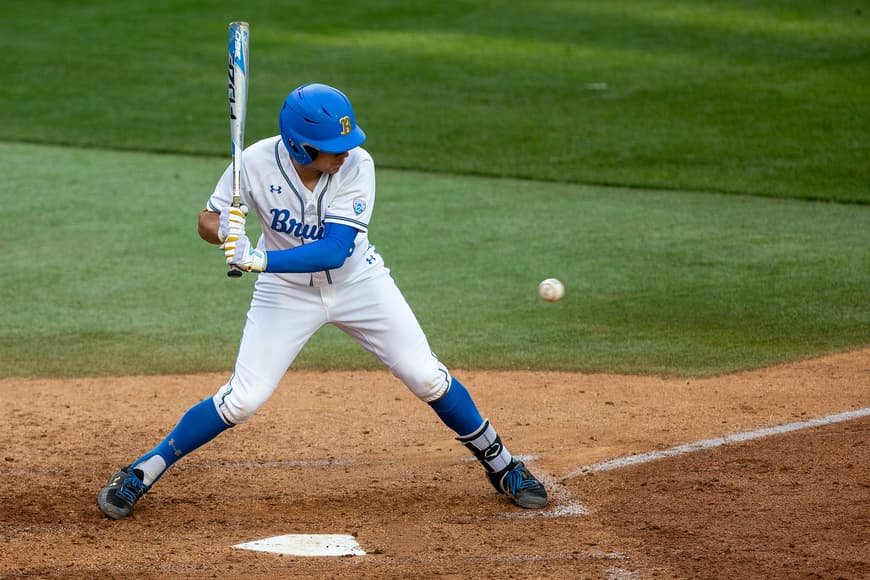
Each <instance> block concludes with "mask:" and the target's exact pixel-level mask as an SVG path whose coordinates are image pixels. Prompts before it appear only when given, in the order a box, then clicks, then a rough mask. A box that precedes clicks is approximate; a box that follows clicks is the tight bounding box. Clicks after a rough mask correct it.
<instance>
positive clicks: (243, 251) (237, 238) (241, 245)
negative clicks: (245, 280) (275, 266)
mask: <svg viewBox="0 0 870 580" xmlns="http://www.w3.org/2000/svg"><path fill="white" fill-rule="evenodd" d="M221 249H222V250H223V251H224V255H225V256H226V257H227V264H229V265H230V266H231V267H232V268H234V269H236V270H241V271H242V272H262V271H263V270H265V269H266V252H264V251H263V250H259V249H257V248H254V247H252V246H251V241H250V240H249V239H248V236H246V235H245V234H241V235H236V234H229V235H228V236H227V239H226V241H225V242H224V243H223V245H222V246H221Z"/></svg>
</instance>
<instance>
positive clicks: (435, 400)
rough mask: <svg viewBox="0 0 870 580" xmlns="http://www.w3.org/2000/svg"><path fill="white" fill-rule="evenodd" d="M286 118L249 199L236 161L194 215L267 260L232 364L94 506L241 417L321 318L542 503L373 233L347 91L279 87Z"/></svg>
mask: <svg viewBox="0 0 870 580" xmlns="http://www.w3.org/2000/svg"><path fill="white" fill-rule="evenodd" d="M279 126H280V135H276V136H274V137H271V138H268V139H264V140H262V141H259V142H258V143H255V144H254V145H252V146H251V147H249V148H247V149H245V165H244V169H243V171H242V202H243V204H242V207H241V208H233V207H231V200H232V166H230V167H228V168H227V170H226V171H225V172H224V174H223V175H222V176H221V178H220V180H219V181H218V183H217V186H216V187H215V190H214V193H212V195H211V197H210V198H209V199H208V202H207V205H206V208H205V209H204V210H202V212H201V213H200V215H199V234H200V236H201V237H202V238H203V239H204V240H205V241H207V242H209V243H212V244H220V245H221V248H222V249H223V251H224V254H225V257H226V261H227V263H228V264H229V265H230V266H231V267H232V268H236V269H238V270H241V271H244V272H258V273H259V276H258V279H257V281H256V283H255V285H254V293H253V297H252V299H251V306H250V309H249V310H248V315H247V321H246V323H245V328H244V332H243V334H242V339H241V343H240V345H239V352H238V357H237V359H236V364H235V368H234V370H233V373H232V375H231V376H230V378H229V380H228V381H227V383H226V384H224V385H222V386H221V387H220V388H219V389H218V390H217V393H215V395H214V396H212V397H209V398H207V399H205V400H203V401H201V402H200V403H198V404H196V405H194V406H193V407H191V408H190V409H189V410H188V411H187V412H186V413H185V414H184V415H183V416H182V417H181V420H180V421H179V423H178V424H177V425H176V427H175V428H174V429H173V430H172V432H170V433H169V434H168V435H167V436H166V438H165V439H164V440H163V441H162V442H161V443H160V444H158V445H157V446H156V447H155V448H154V449H152V450H151V451H148V452H147V453H145V454H144V455H142V456H141V457H139V458H138V459H136V460H135V461H133V462H132V463H131V464H129V465H127V466H125V467H123V468H121V469H120V470H119V471H117V472H116V473H115V474H114V475H112V477H111V478H110V479H109V482H108V483H107V484H106V486H105V487H104V488H103V489H102V490H101V491H100V493H99V495H98V496H97V504H98V505H99V507H100V509H101V510H102V511H103V513H104V514H106V515H107V516H108V517H110V518H113V519H119V518H123V517H126V516H129V515H130V514H131V513H132V512H133V506H134V505H135V504H136V502H137V501H138V500H139V498H141V497H142V495H143V494H144V493H145V492H147V491H148V490H149V489H150V488H151V486H153V485H154V484H155V483H156V482H157V480H158V479H160V477H161V476H162V475H163V474H164V473H165V472H166V470H167V469H168V468H169V467H170V466H171V465H172V464H173V463H175V462H176V461H178V460H179V459H180V458H182V457H184V456H185V455H187V454H188V453H190V452H191V451H193V450H195V449H197V448H198V447H200V446H202V445H204V444H205V443H207V442H209V441H211V440H212V439H214V438H215V437H216V436H217V435H218V434H220V433H221V432H223V431H225V430H226V429H229V428H230V427H232V426H234V425H238V424H239V423H242V422H244V421H247V420H248V419H249V418H250V417H251V416H252V415H253V414H254V413H255V412H256V411H257V409H258V408H260V406H261V405H262V404H263V403H265V402H266V400H267V399H268V398H269V396H270V395H271V394H272V392H273V391H274V390H275V388H276V387H277V386H278V383H279V381H280V380H281V378H282V377H283V376H284V374H285V373H286V372H287V369H288V368H289V366H290V364H291V363H292V362H293V360H294V359H295V358H296V356H297V355H298V354H299V352H300V351H301V350H302V348H303V347H304V346H305V343H306V342H307V341H308V339H309V338H311V336H312V335H313V334H314V333H315V332H316V331H317V330H318V329H319V328H320V327H321V326H323V325H324V324H333V325H335V326H337V327H338V328H340V329H341V330H342V331H344V332H345V333H347V334H348V335H350V336H351V337H352V338H353V339H354V340H356V341H357V342H358V343H359V344H360V345H361V346H362V347H363V348H365V349H366V350H368V351H369V352H371V353H373V354H374V355H375V356H377V357H378V358H379V359H380V360H381V361H383V363H384V364H385V365H386V366H387V367H389V369H390V371H391V372H392V373H393V374H394V375H395V376H396V377H398V378H399V379H401V380H402V382H404V383H405V385H407V387H408V388H409V389H410V390H411V392H413V393H414V394H415V395H416V396H417V397H419V398H420V399H421V400H423V401H425V402H426V403H428V404H429V405H430V406H431V407H432V409H433V410H434V411H435V413H436V414H437V415H438V417H440V418H441V420H442V421H443V422H444V424H445V425H447V426H448V427H449V428H450V429H452V430H453V431H454V432H455V433H456V435H457V440H458V441H460V442H461V443H463V444H464V445H465V446H466V447H467V448H468V449H469V450H470V451H471V453H473V454H474V456H475V457H476V458H477V459H478V460H479V461H480V463H481V464H482V465H483V467H484V469H485V470H486V473H487V475H488V478H489V481H490V482H491V483H492V485H493V486H494V487H495V489H496V491H497V492H498V493H501V494H505V495H507V496H508V497H510V498H511V499H512V500H513V501H514V502H515V503H516V504H517V505H519V506H521V507H524V508H543V507H544V506H546V504H547V492H546V490H545V489H544V486H543V485H541V483H540V482H539V481H538V480H537V479H536V478H535V477H534V476H533V475H532V474H531V472H530V471H529V470H528V468H527V467H526V466H525V465H524V464H523V463H522V462H521V461H519V460H517V459H516V458H515V457H514V456H513V455H511V453H510V452H509V451H508V450H507V448H506V447H505V446H504V444H503V443H502V440H501V438H500V437H499V435H498V433H497V432H496V430H495V428H494V427H493V425H492V424H491V423H490V422H489V421H488V420H486V419H483V418H482V417H481V415H480V412H479V411H478V409H477V407H476V405H475V404H474V402H473V400H472V398H471V396H470V395H469V393H468V391H467V390H466V388H465V387H464V386H463V385H462V383H460V382H459V381H458V380H457V379H456V377H453V376H451V375H450V372H449V371H448V370H447V367H445V366H444V364H443V363H442V362H441V361H439V360H438V359H437V358H436V357H435V355H434V354H433V353H432V350H431V349H430V347H429V343H428V341H427V339H426V335H425V334H424V333H423V330H422V329H421V328H420V325H419V323H418V322H417V319H416V317H415V316H414V313H413V312H412V311H411V309H410V307H409V306H408V304H407V302H406V301H405V298H404V297H403V296H402V293H401V292H400V291H399V289H398V287H397V286H396V284H395V282H394V281H393V278H392V277H391V276H390V271H389V269H388V268H387V267H386V266H385V265H384V261H383V259H382V258H381V256H380V254H378V253H377V251H376V250H375V247H374V245H372V244H371V243H370V242H369V238H368V226H369V222H370V220H371V217H372V210H373V209H374V202H375V168H374V163H373V162H372V158H371V156H370V155H369V154H368V152H366V151H365V150H364V149H362V147H361V145H362V144H363V142H364V141H365V138H366V136H365V133H364V132H363V130H362V129H361V128H360V127H359V125H357V123H356V119H355V117H354V113H353V109H352V107H351V103H350V101H349V100H348V98H347V97H346V96H345V95H344V93H342V92H341V91H339V90H338V89H335V88H333V87H330V86H326V85H322V84H306V85H303V86H300V87H298V88H297V89H295V90H293V91H292V92H291V93H290V94H289V95H288V96H287V98H286V100H285V101H284V105H283V107H282V109H281V113H280V116H279ZM249 208H250V209H253V210H254V211H255V212H256V214H257V216H258V217H259V219H260V222H261V223H262V228H263V234H262V236H261V237H260V239H259V241H258V242H257V244H256V245H254V244H253V243H252V241H251V240H249V239H248V237H247V235H246V233H245V223H246V218H247V212H248V209H249Z"/></svg>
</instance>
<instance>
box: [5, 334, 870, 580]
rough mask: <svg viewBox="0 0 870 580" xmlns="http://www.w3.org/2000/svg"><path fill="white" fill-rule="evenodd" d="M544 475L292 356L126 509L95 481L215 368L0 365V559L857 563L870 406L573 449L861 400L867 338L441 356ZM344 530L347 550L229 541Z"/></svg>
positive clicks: (791, 570)
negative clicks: (687, 351) (103, 371)
mask: <svg viewBox="0 0 870 580" xmlns="http://www.w3.org/2000/svg"><path fill="white" fill-rule="evenodd" d="M454 374H455V375H456V376H457V377H459V378H460V379H462V380H463V382H464V383H465V384H466V385H467V386H468V387H469V390H470V391H471V392H472V394H473V395H474V397H475V399H476V400H477V402H478V405H479V407H480V408H481V411H482V413H483V414H484V415H485V416H487V417H489V418H490V419H491V420H492V421H493V423H494V425H495V426H496V427H497V428H498V429H499V430H500V432H501V434H502V437H503V439H504V440H505V443H506V444H507V445H508V448H509V449H510V450H511V451H512V452H513V453H515V454H518V455H520V456H522V457H523V458H525V459H526V460H527V463H528V464H529V466H530V467H531V469H532V471H533V472H535V473H536V474H537V475H538V476H539V477H540V478H541V479H542V480H543V481H544V482H545V483H546V484H547V485H548V487H549V490H550V493H551V497H552V502H551V505H550V507H548V508H547V509H546V510H544V511H525V510H522V509H520V508H517V507H515V506H513V504H512V503H511V502H510V501H509V500H507V499H506V498H504V497H503V496H498V495H496V494H495V493H494V491H493V490H492V488H491V487H490V486H489V483H488V482H487V481H486V478H485V477H484V475H483V472H482V470H481V468H480V467H479V466H478V465H477V464H476V463H475V462H473V461H470V454H469V453H468V452H467V450H465V449H464V448H463V447H462V446H461V445H459V444H458V443H457V442H456V441H454V440H453V436H452V433H451V432H449V430H448V429H447V428H446V427H444V426H443V425H442V424H441V423H440V421H439V420H438V418H437V417H436V415H435V414H434V413H433V412H432V410H431V409H429V408H428V407H427V406H426V405H425V404H423V403H421V402H419V401H418V400H416V399H415V398H414V397H413V396H412V395H411V394H410V393H409V392H408V391H406V390H405V388H404V386H402V384H401V383H399V382H398V381H397V380H396V379H395V378H393V377H392V376H390V375H389V374H388V373H387V372H341V373H319V372H301V371H291V372H290V373H289V374H288V375H287V376H286V378H285V380H284V381H283V383H282V385H281V386H280V387H279V389H278V390H277V391H276V393H275V394H274V396H273V397H272V398H271V399H270V400H269V401H268V402H267V403H266V405H265V406H264V407H263V408H262V409H261V410H260V411H259V412H258V413H257V415H256V416H255V417H254V418H253V419H251V420H250V421H249V422H248V423H245V424H243V425H240V426H237V427H235V428H233V429H231V430H229V431H227V432H226V433H224V434H222V435H221V436H220V437H218V438H217V439H216V440H215V441H213V442H211V443H209V444H208V445H206V446H205V447H203V448H202V449H200V450H198V451H197V452H195V453H193V454H191V455H190V456H188V457H185V458H184V459H182V460H181V461H180V462H179V463H178V464H177V465H176V466H174V467H173V468H172V469H171V470H170V471H169V472H168V473H167V474H166V475H165V476H164V477H163V479H162V480H161V481H160V482H159V483H158V484H157V485H156V486H154V488H153V489H152V490H151V491H150V492H149V493H148V494H147V495H146V496H145V497H144V498H143V499H142V500H141V501H140V502H139V504H138V505H137V507H136V512H135V514H134V515H133V517H131V518H128V519H126V520H121V521H117V522H116V521H111V520H108V519H107V518H105V517H104V516H103V515H102V514H101V512H100V511H99V509H98V508H97V506H96V495H97V492H98V491H99V489H100V488H101V487H102V486H103V485H104V484H105V482H106V480H107V479H108V477H109V476H110V475H111V473H112V472H113V471H114V470H116V469H117V468H118V467H120V466H122V465H125V464H127V463H129V462H130V461H132V460H134V459H135V458H137V457H138V456H139V455H140V454H142V453H144V452H145V451H148V450H149V449H151V448H152V447H153V446H154V445H155V444H156V443H158V442H159V440H160V439H161V438H162V437H163V436H164V435H165V434H166V433H168V432H169V431H170V430H171V429H172V427H174V425H175V423H176V422H177V421H178V419H179V418H180V417H181V415H182V414H183V413H184V411H186V410H187V409H188V408H189V407H190V406H191V405H193V404H195V403H196V402H197V401H199V400H202V399H204V398H206V397H208V396H210V395H211V394H212V393H213V392H214V391H215V390H216V389H217V387H218V386H220V385H221V384H222V383H223V382H224V381H225V380H226V378H227V377H226V375H223V374H212V375H198V376H169V377H125V378H116V379H75V380H13V379H7V380H3V381H0V408H2V409H3V415H4V419H3V421H2V422H0V578H18V577H40V578H61V577H62V578H69V577H72V578H75V577H80V578H112V577H117V578H120V577H136V578H175V577H185V578H214V577H219V578H290V577H305V578H430V577H448V578H468V577H479V578H488V577H491V578H625V579H635V578H855V579H857V578H868V577H870V417H868V416H866V414H865V415H864V416H863V417H861V416H859V417H857V418H854V419H851V420H847V421H842V422H832V423H829V424H825V425H822V426H819V427H815V428H806V429H801V430H797V431H792V432H789V433H784V434H779V435H772V436H767V437H763V438H758V439H754V440H751V441H745V442H742V443H734V444H729V445H723V446H719V447H715V448H713V449H708V450H703V451H696V452H693V453H688V454H685V455H680V456H678V457H670V458H661V459H657V460H653V461H649V462H645V463H641V464H638V465H634V466H631V467H621V468H618V469H613V470H610V471H602V472H595V473H591V474H585V472H584V470H583V469H582V468H583V467H584V466H591V465H594V464H596V463H599V462H602V461H606V460H610V459H615V458H620V457H625V456H628V455H632V454H637V453H646V452H651V451H660V450H664V449H669V448H671V447H674V446H677V445H681V444H686V443H692V442H695V441H700V440H704V439H711V438H718V437H725V436H728V435H732V434H735V433H742V432H751V431H756V430H759V429H763V428H766V427H774V426H778V425H784V424H788V423H794V422H800V421H807V420H809V419H813V418H819V417H830V416H833V415H836V414H840V413H843V412H846V411H864V412H866V410H867V409H868V408H870V349H865V350H861V351H858V352H852V353H846V354H839V355H834V356H830V357H825V358H821V359H816V360H810V361H804V362H799V363H795V364H788V365H782V366H777V367H773V368H769V369H764V370H757V371H750V372H745V373H739V374H734V375H728V376H722V377H716V378H710V379H668V378H660V377H635V376H617V375H607V374H596V375H584V374H566V373H544V372H484V371H461V370H454ZM285 534H352V535H353V536H355V537H356V539H357V541H358V543H359V544H360V546H361V547H362V548H363V549H364V550H365V551H366V555H364V556H347V557H332V558H327V557H290V556H280V555H276V554H268V553H260V552H250V551H244V550H239V549H236V548H233V547H232V546H233V545H235V544H239V543H243V542H249V541H253V540H257V539H262V538H267V537H271V536H279V535H285Z"/></svg>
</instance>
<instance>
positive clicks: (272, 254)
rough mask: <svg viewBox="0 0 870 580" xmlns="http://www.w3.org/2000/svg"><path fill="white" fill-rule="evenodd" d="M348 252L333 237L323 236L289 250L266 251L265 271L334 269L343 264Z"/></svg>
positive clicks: (289, 271) (290, 271) (318, 270)
mask: <svg viewBox="0 0 870 580" xmlns="http://www.w3.org/2000/svg"><path fill="white" fill-rule="evenodd" d="M348 253H349V248H347V247H346V246H343V245H341V244H340V243H338V242H337V241H336V240H335V239H330V238H324V239H322V240H317V241H316V242H314V243H311V244H306V245H304V246H298V247H296V248H291V249H289V250H271V251H268V252H266V255H267V257H268V262H267V263H268V266H267V268H266V271H267V272H276V273H288V274H289V273H294V274H300V273H307V272H323V271H324V270H335V269H337V268H340V267H341V265H342V264H344V261H345V260H346V259H347V257H348Z"/></svg>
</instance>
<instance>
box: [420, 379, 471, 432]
mask: <svg viewBox="0 0 870 580" xmlns="http://www.w3.org/2000/svg"><path fill="white" fill-rule="evenodd" d="M429 406H431V407H432V408H433V409H435V412H436V413H438V416H439V417H441V420H442V421H444V424H445V425H447V426H448V427H450V428H451V429H453V430H454V431H456V434H457V435H459V436H460V437H461V436H463V435H469V434H470V433H474V431H475V430H476V429H478V428H479V427H480V425H481V424H482V423H483V418H481V416H480V412H479V411H478V410H477V406H476V405H475V404H474V401H472V400H471V395H470V394H468V391H467V390H466V389H465V387H463V386H462V383H460V382H459V381H457V380H456V379H453V380H451V381H450V386H449V387H448V388H447V392H446V393H444V396H443V397H441V398H440V399H438V400H437V401H435V402H434V403H429Z"/></svg>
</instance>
